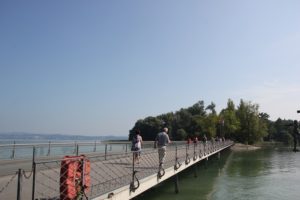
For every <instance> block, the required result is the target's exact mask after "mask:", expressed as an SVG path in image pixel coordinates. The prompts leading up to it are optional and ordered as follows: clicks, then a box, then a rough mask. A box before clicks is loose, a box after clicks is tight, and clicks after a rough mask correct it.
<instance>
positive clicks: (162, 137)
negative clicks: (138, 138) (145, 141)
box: [155, 128, 171, 167]
mask: <svg viewBox="0 0 300 200" xmlns="http://www.w3.org/2000/svg"><path fill="white" fill-rule="evenodd" d="M169 143H171V141H170V138H169V135H168V128H164V129H163V131H162V132H160V133H158V134H157V136H156V138H155V146H156V147H157V148H158V158H159V167H162V166H163V163H164V160H165V156H166V150H167V144H169Z"/></svg>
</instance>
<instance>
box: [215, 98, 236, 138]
mask: <svg viewBox="0 0 300 200" xmlns="http://www.w3.org/2000/svg"><path fill="white" fill-rule="evenodd" d="M219 117H220V119H221V120H223V121H224V128H223V132H224V137H225V138H235V136H236V133H237V130H239V129H240V122H239V120H238V118H237V116H236V110H235V105H234V103H233V101H232V100H231V99H228V101H227V108H226V109H223V110H222V111H221V113H220V116H219Z"/></svg>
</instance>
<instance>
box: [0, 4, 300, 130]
mask: <svg viewBox="0 0 300 200" xmlns="http://www.w3.org/2000/svg"><path fill="white" fill-rule="evenodd" d="M229 98H231V99H232V100H233V101H234V102H235V104H236V105H238V104H239V101H240V99H244V100H246V101H251V102H253V103H258V104H259V105H260V111H261V112H267V113H268V114H269V115H270V116H271V119H272V120H276V119H277V118H278V117H280V118H285V119H298V120H299V119H300V114H297V113H296V111H297V110H299V109H300V1H299V0H286V1H283V0H251V1H246V0H245V1H242V0H226V1H225V0H222V1H221V0H220V1H219V0H212V1H208V0H206V1H204V0H195V1H193V0H184V1H183V0H135V1H133V0H118V1H117V0H106V1H105V0H97V1H75V0H72V1H71V0H68V1H59V0H48V1H47V0H38V1H28V0H26V1H12V0H1V1H0V132H16V131H17V132H19V131H24V132H33V133H63V134H82V135H107V134H113V135H127V134H128V131H129V130H130V129H131V128H132V127H133V126H134V124H135V122H136V121H137V120H138V119H143V118H145V117H147V116H157V115H159V114H162V113H166V112H172V111H177V110H179V109H180V108H187V107H189V106H192V105H193V104H195V103H196V102H197V101H199V100H204V102H205V105H208V104H210V102H214V103H215V104H216V105H217V111H218V112H219V111H220V110H221V109H223V108H225V107H226V103H227V100H228V99H229Z"/></svg>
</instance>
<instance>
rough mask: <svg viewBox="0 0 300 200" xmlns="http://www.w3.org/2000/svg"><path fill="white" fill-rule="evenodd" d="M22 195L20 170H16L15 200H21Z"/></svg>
mask: <svg viewBox="0 0 300 200" xmlns="http://www.w3.org/2000/svg"><path fill="white" fill-rule="evenodd" d="M21 193H22V169H19V170H18V186H17V200H21Z"/></svg>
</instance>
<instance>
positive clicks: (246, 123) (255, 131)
mask: <svg viewBox="0 0 300 200" xmlns="http://www.w3.org/2000/svg"><path fill="white" fill-rule="evenodd" d="M258 108H259V106H258V104H252V103H251V102H245V101H243V100H241V101H240V105H239V107H238V109H237V117H238V119H239V121H240V125H241V126H240V130H239V134H238V139H239V140H240V141H241V142H245V143H247V144H248V143H249V144H253V143H254V142H256V141H258V140H261V139H262V138H263V137H264V136H266V135H267V126H266V124H265V122H264V121H263V120H260V118H259V112H258Z"/></svg>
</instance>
